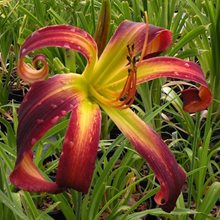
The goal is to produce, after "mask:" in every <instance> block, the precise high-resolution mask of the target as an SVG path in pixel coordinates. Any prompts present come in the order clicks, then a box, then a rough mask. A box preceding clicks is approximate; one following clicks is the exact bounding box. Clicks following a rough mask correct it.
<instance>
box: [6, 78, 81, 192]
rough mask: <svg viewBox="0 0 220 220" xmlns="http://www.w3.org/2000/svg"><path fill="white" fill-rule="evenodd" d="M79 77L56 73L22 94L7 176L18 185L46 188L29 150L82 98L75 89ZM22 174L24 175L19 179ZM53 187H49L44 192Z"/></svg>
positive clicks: (77, 89) (29, 189) (30, 189)
mask: <svg viewBox="0 0 220 220" xmlns="http://www.w3.org/2000/svg"><path fill="white" fill-rule="evenodd" d="M80 80H81V77H80V76H79V75H76V74H63V75H57V76H54V77H52V78H50V79H48V80H46V81H39V82H36V83H34V84H33V85H32V87H31V89H30V91H29V92H28V94H27V95H26V96H25V98H24V101H23V102H22V104H21V107H20V109H19V114H18V119H19V126H18V131H17V161H16V165H15V169H14V171H13V173H12V174H11V177H10V179H11V181H12V183H14V184H15V185H16V186H17V187H19V188H22V189H25V190H28V191H35V192H36V191H45V186H44V183H43V182H42V181H43V179H44V178H43V177H42V176H41V174H40V173H39V171H37V168H36V166H35V165H34V164H33V162H32V150H31V149H32V147H33V146H34V144H35V143H36V142H37V141H38V140H39V139H40V138H41V137H42V136H43V135H44V134H45V133H46V132H47V131H48V129H49V128H51V127H52V126H53V125H54V124H56V123H57V122H58V120H59V119H60V118H61V117H64V116H65V115H66V114H67V113H68V112H70V111H72V109H74V108H76V106H77V105H78V104H79V102H80V101H81V100H83V99H84V98H85V94H83V93H82V92H80V91H79V88H78V87H79V84H80V83H81V81H80ZM31 173H35V174H36V175H32V174H31ZM25 174H27V178H21V177H22V176H24V175H25ZM29 177H30V178H29ZM32 180H33V182H32V183H31V184H29V183H30V182H31V181H32ZM45 181H46V180H45ZM35 182H36V185H35ZM38 183H42V184H41V185H39V184H38ZM45 184H46V183H45ZM52 190H53V189H50V188H48V189H47V190H46V191H50V192H51V191H52Z"/></svg>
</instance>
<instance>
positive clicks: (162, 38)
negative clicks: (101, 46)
mask: <svg viewBox="0 0 220 220" xmlns="http://www.w3.org/2000/svg"><path fill="white" fill-rule="evenodd" d="M145 36H146V24H145V23H137V22H131V21H127V20H126V21H124V22H122V23H121V24H120V26H119V27H118V28H117V30H116V32H115V33H114V35H113V36H112V38H111V40H110V41H109V43H108V45H107V46H106V48H105V50H104V51H103V53H102V55H101V57H100V59H99V61H98V63H97V65H96V67H95V77H94V78H93V80H94V81H95V83H96V84H99V83H100V82H102V83H107V82H108V81H109V79H110V78H111V77H112V76H114V74H116V73H117V72H118V71H119V70H120V69H121V68H122V67H124V66H125V65H126V64H127V63H128V60H127V56H128V48H127V46H130V47H131V46H132V45H134V51H133V52H134V55H136V54H138V53H139V52H141V50H142V49H143V45H144V39H145ZM171 38H172V37H171V32H170V31H168V30H166V29H162V28H159V27H156V26H153V25H149V33H148V44H149V45H148V48H147V50H146V53H145V56H150V55H151V54H152V53H153V54H155V53H159V52H162V51H163V50H165V49H166V48H167V47H168V46H169V45H170V44H171V41H172V39H171Z"/></svg>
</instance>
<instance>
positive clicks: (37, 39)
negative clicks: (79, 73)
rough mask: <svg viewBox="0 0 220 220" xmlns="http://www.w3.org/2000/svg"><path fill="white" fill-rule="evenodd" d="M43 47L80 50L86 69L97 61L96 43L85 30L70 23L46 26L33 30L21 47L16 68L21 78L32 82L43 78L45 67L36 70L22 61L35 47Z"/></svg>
mask: <svg viewBox="0 0 220 220" xmlns="http://www.w3.org/2000/svg"><path fill="white" fill-rule="evenodd" d="M45 47H63V48H67V49H72V50H75V51H78V52H80V53H81V54H83V55H84V56H85V58H86V59H87V68H86V70H92V69H93V67H94V65H95V63H96V61H97V56H98V50H97V45H96V43H95V41H94V39H93V38H92V37H91V36H90V35H89V34H88V33H87V32H85V31H84V30H82V29H80V28H77V27H73V26H70V25H52V26H47V27H44V28H41V29H39V30H37V31H35V32H33V33H32V34H31V35H30V36H29V37H28V38H27V39H26V41H25V42H24V44H23V45H22V47H21V50H20V60H19V61H18V67H17V70H18V74H19V76H20V77H21V78H22V79H23V80H25V81H28V82H31V83H32V82H34V81H38V80H42V79H44V78H45V76H46V74H45V71H46V70H45V67H43V68H42V69H41V70H36V69H34V68H33V67H30V66H29V65H27V64H25V63H24V57H25V56H26V55H28V54H29V53H30V52H32V51H34V50H36V49H41V48H45ZM38 58H39V57H38ZM41 58H42V57H41ZM41 61H42V62H43V64H44V66H47V64H46V61H45V59H41ZM41 71H43V72H44V74H42V72H41ZM89 72H91V71H89ZM36 75H37V76H36ZM38 76H39V77H38Z"/></svg>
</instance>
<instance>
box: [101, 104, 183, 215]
mask: <svg viewBox="0 0 220 220" xmlns="http://www.w3.org/2000/svg"><path fill="white" fill-rule="evenodd" d="M102 107H103V109H104V110H105V111H106V112H107V113H108V114H109V116H110V118H111V119H112V120H113V121H114V122H115V124H116V125H117V126H118V128H119V129H120V130H121V131H122V132H123V133H124V135H125V136H126V137H127V138H128V139H129V141H130V142H131V143H132V145H133V146H134V147H135V149H136V150H137V152H138V153H139V154H140V155H142V156H143V157H144V158H145V159H146V160H147V162H148V163H149V165H150V167H151V168H152V169H153V171H154V172H155V174H156V177H157V179H158V181H159V182H160V186H161V190H160V191H159V192H158V193H157V194H156V196H155V201H156V202H157V204H159V205H160V206H161V208H162V209H163V210H165V211H167V212H170V211H172V210H173V208H174V206H175V203H176V199H177V198H178V196H179V194H180V192H181V188H182V186H183V184H184V182H185V179H186V174H185V172H184V171H183V170H182V168H181V167H180V166H179V165H178V164H177V162H176V160H175V158H174V156H173V154H172V153H171V151H170V150H169V149H168V147H167V146H166V144H165V143H164V142H163V141H162V139H161V138H160V137H159V135H158V134H157V133H155V132H154V131H153V130H152V129H151V128H150V127H148V126H147V125H146V124H145V123H144V122H143V121H142V120H141V119H140V118H139V117H138V116H137V115H136V114H135V113H134V112H132V111H131V110H130V109H125V110H118V109H114V108H107V107H105V106H102Z"/></svg>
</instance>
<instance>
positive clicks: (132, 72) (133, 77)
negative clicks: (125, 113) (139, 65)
mask: <svg viewBox="0 0 220 220" xmlns="http://www.w3.org/2000/svg"><path fill="white" fill-rule="evenodd" d="M127 48H128V56H127V60H128V65H130V67H129V68H128V77H127V80H126V82H125V85H124V87H123V90H122V91H121V93H120V94H119V96H118V97H117V98H116V100H114V101H113V106H114V107H116V108H122V109H124V108H128V107H130V106H131V105H132V103H133V102H134V97H135V93H136V82H137V70H136V57H135V56H134V44H132V45H131V47H130V46H129V45H127Z"/></svg>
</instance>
